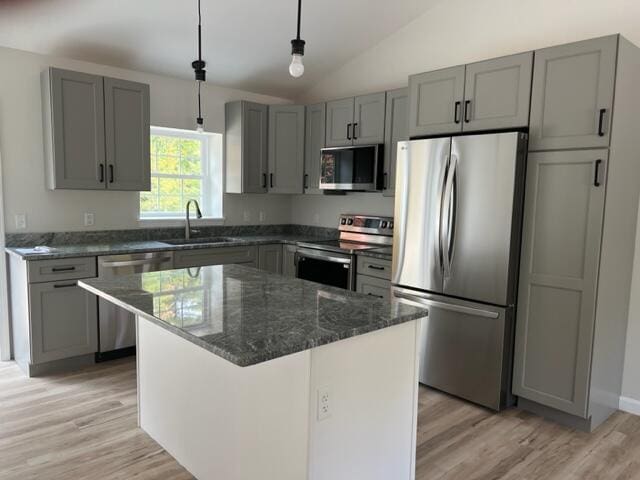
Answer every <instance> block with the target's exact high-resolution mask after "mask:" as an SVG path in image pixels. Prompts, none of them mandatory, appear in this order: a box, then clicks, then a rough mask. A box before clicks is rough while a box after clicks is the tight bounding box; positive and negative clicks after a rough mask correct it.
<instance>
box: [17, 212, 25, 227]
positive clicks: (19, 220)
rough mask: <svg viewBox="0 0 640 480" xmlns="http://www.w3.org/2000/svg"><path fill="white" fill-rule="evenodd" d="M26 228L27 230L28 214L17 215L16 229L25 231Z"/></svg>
mask: <svg viewBox="0 0 640 480" xmlns="http://www.w3.org/2000/svg"><path fill="white" fill-rule="evenodd" d="M25 228H27V214H26V213H18V214H16V229H18V230H24V229H25Z"/></svg>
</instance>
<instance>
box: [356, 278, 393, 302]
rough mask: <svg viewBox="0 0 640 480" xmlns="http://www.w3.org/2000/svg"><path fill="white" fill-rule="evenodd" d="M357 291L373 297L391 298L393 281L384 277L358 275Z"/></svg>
mask: <svg viewBox="0 0 640 480" xmlns="http://www.w3.org/2000/svg"><path fill="white" fill-rule="evenodd" d="M356 291H357V292H359V293H364V294H365V295H371V296H372V297H378V298H382V299H384V300H390V299H391V282H390V281H389V280H384V279H382V278H376V277H370V276H368V275H357V276H356Z"/></svg>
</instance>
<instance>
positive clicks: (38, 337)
mask: <svg viewBox="0 0 640 480" xmlns="http://www.w3.org/2000/svg"><path fill="white" fill-rule="evenodd" d="M29 305H30V309H31V312H30V313H31V314H30V319H31V359H32V363H34V364H40V363H45V362H51V361H54V360H61V359H64V358H70V357H76V356H79V355H86V354H91V353H94V352H96V351H97V349H98V303H97V298H96V296H95V295H92V294H91V293H89V292H87V291H86V290H84V289H82V288H80V287H78V286H77V281H75V280H73V281H58V282H47V283H36V284H31V285H29Z"/></svg>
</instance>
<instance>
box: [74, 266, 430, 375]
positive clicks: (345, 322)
mask: <svg viewBox="0 0 640 480" xmlns="http://www.w3.org/2000/svg"><path fill="white" fill-rule="evenodd" d="M78 285H80V286H81V287H83V288H85V289H87V290H89V291H90V292H92V293H95V294H96V295H99V296H101V297H104V298H105V299H107V300H109V301H111V302H113V303H115V304H117V305H119V306H121V307H124V308H125V309H128V310H129V311H132V312H134V313H136V314H138V315H141V316H142V317H144V318H146V319H148V320H150V321H152V322H154V323H155V324H157V325H159V326H161V327H163V328H165V329H166V330H169V331H171V332H173V333H175V334H176V335H179V336H180V337H182V338H184V339H186V340H188V341H190V342H192V343H194V344H196V345H199V346H200V347H202V348H205V349H206V350H209V351H210V352H212V353H214V354H216V355H218V356H220V357H222V358H224V359H226V360H228V361H230V362H232V363H234V364H236V365H239V366H241V367H246V366H250V365H255V364H257V363H261V362H265V361H268V360H272V359H275V358H278V357H282V356H285V355H289V354H292V353H296V352H300V351H303V350H308V349H310V348H314V347H318V346H320V345H326V344H328V343H332V342H336V341H338V340H342V339H346V338H349V337H354V336H357V335H362V334H364V333H368V332H372V331H375V330H380V329H382V328H385V327H389V326H392V325H398V324H401V323H404V322H408V321H410V320H415V319H418V318H423V317H426V316H427V310H426V309H421V308H416V307H413V306H410V305H407V304H403V303H400V302H394V303H391V302H388V301H385V300H381V299H374V298H372V297H370V296H367V295H364V294H360V293H356V292H351V291H348V290H343V289H340V288H334V287H328V286H325V285H321V284H318V283H313V282H308V281H306V280H300V279H296V278H289V277H284V276H282V275H276V274H272V273H267V272H263V271H260V270H256V269H253V268H247V267H243V266H239V265H216V266H208V267H198V268H185V269H178V270H167V271H162V272H148V273H141V274H135V275H128V276H119V277H117V278H112V279H100V278H92V279H86V280H81V281H79V282H78Z"/></svg>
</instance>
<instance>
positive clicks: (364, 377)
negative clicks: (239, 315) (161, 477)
mask: <svg viewBox="0 0 640 480" xmlns="http://www.w3.org/2000/svg"><path fill="white" fill-rule="evenodd" d="M137 323H138V360H137V362H138V405H139V423H140V427H141V428H142V429H143V430H144V431H145V432H147V433H148V434H149V435H150V436H151V437H152V438H153V439H154V440H155V441H156V442H158V443H159V444H160V445H161V446H162V447H163V448H164V449H165V450H167V452H169V454H171V455H172V456H173V457H174V458H175V459H176V460H177V461H178V462H179V463H180V464H181V465H183V466H184V467H185V468H186V469H187V470H188V471H189V472H191V474H193V475H194V476H195V477H196V478H197V479H199V480H258V479H260V480H342V479H344V480H347V479H348V480H360V479H362V480H389V479H393V480H400V479H406V480H410V479H413V478H414V476H415V473H414V472H415V441H416V423H417V403H418V364H417V358H418V356H417V348H418V346H417V339H418V328H419V320H414V321H410V322H407V323H403V324H401V325H397V326H394V327H389V328H385V329H382V330H378V331H375V332H372V333H368V334H364V335H360V336H356V337H352V338H349V339H346V340H342V341H339V342H335V343H331V344H328V345H324V346H321V347H317V348H314V349H311V350H306V351H303V352H300V353H295V354H292V355H288V356H285V357H281V358H277V359H275V360H271V361H267V362H264V363H260V364H257V365H253V366H249V367H244V368H243V367H239V366H236V365H234V364H232V363H230V362H228V361H226V360H224V359H222V358H220V357H218V356H216V355H215V354H213V353H211V352H209V351H207V350H205V349H204V348H201V347H199V346H197V345H195V344H193V343H191V342H189V341H187V340H185V339H183V338H181V337H180V336H178V335H176V334H174V333H171V332H169V331H167V330H166V329H164V328H162V327H159V326H158V325H156V324H154V323H152V322H151V321H149V320H147V319H145V318H144V317H138V320H137ZM323 395H325V396H328V400H327V402H326V403H327V404H328V409H329V412H328V414H326V415H323V414H322V413H321V412H320V411H321V407H320V405H319V403H320V397H321V396H323Z"/></svg>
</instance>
